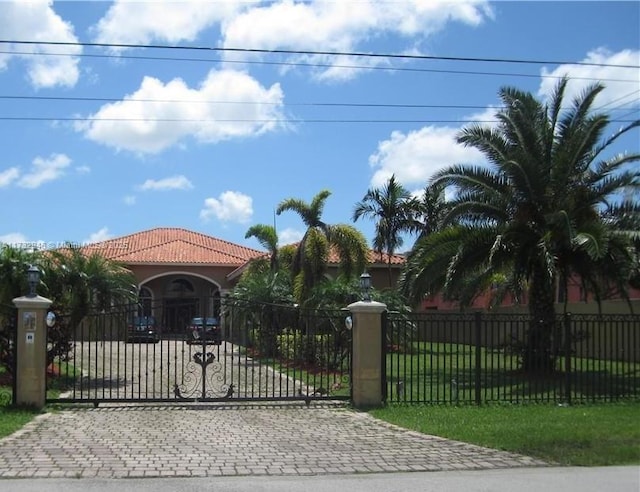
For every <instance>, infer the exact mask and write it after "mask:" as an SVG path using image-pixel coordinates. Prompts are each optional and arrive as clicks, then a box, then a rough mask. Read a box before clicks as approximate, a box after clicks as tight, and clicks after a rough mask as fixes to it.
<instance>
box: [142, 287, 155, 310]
mask: <svg viewBox="0 0 640 492" xmlns="http://www.w3.org/2000/svg"><path fill="white" fill-rule="evenodd" d="M152 305H153V294H152V293H151V291H150V290H149V289H147V288H146V287H142V288H141V289H140V292H139V293H138V312H139V316H151V315H152V314H153V313H152Z"/></svg>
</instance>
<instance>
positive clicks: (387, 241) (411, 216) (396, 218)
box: [353, 175, 419, 287]
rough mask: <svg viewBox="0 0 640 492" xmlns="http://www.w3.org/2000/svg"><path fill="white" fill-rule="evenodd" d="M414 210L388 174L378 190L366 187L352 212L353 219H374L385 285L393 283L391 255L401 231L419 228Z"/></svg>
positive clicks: (407, 195) (414, 204)
mask: <svg viewBox="0 0 640 492" xmlns="http://www.w3.org/2000/svg"><path fill="white" fill-rule="evenodd" d="M417 209H418V202H417V201H416V200H415V199H414V198H413V197H412V196H411V193H409V191H407V190H406V189H405V188H404V186H402V185H401V184H400V183H398V182H397V181H396V178H395V175H392V176H391V177H390V178H389V180H388V181H387V183H386V184H385V185H384V186H383V187H382V189H379V188H370V189H369V190H368V191H367V193H366V194H365V195H364V197H363V198H362V200H361V201H360V202H358V203H357V204H356V206H355V209H354V211H353V221H354V222H356V221H357V220H358V219H359V218H360V217H369V218H371V219H374V220H376V235H375V237H374V239H373V246H374V250H375V251H376V252H378V253H379V254H380V256H381V257H382V253H386V254H387V270H388V274H389V287H392V286H393V277H392V274H391V257H392V256H393V254H394V253H395V252H396V250H397V249H398V248H399V247H401V246H402V245H403V244H404V239H403V237H402V233H403V232H412V231H415V230H417V229H418V228H419V225H418V222H417V220H416V213H417Z"/></svg>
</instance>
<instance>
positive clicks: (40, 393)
mask: <svg viewBox="0 0 640 492" xmlns="http://www.w3.org/2000/svg"><path fill="white" fill-rule="evenodd" d="M13 303H14V304H15V306H16V307H17V308H18V327H17V330H18V343H17V346H16V356H17V364H16V374H15V375H14V377H15V378H16V401H15V404H16V405H28V406H33V407H36V408H42V407H44V404H45V400H46V393H47V385H46V369H47V325H46V321H45V317H46V315H47V309H48V308H49V306H50V305H51V301H50V300H49V299H46V298H44V297H40V296H33V297H29V296H25V297H18V298H16V299H14V300H13Z"/></svg>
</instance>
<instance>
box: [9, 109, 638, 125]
mask: <svg viewBox="0 0 640 492" xmlns="http://www.w3.org/2000/svg"><path fill="white" fill-rule="evenodd" d="M634 112H635V111H634ZM0 121H69V122H74V121H80V122H100V121H109V122H144V123H420V124H424V123H431V124H434V123H437V124H446V123H455V124H461V123H463V124H468V123H499V122H498V121H497V120H464V119H449V120H429V119H414V120H398V119H384V120H383V119H376V120H374V119H360V120H356V119H289V120H287V119H279V118H273V119H219V120H218V119H201V118H195V119H190V118H81V117H63V118H53V117H44V116H43V117H38V116H0ZM635 121H637V120H626V119H625V120H623V119H615V120H610V123H633V122H635Z"/></svg>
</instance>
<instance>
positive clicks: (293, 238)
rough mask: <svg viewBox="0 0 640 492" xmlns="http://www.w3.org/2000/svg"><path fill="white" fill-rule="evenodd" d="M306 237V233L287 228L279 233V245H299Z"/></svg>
mask: <svg viewBox="0 0 640 492" xmlns="http://www.w3.org/2000/svg"><path fill="white" fill-rule="evenodd" d="M303 236H304V231H299V230H297V229H292V228H290V227H289V228H287V229H284V230H282V231H279V232H278V244H279V245H281V246H285V245H287V244H294V243H298V242H300V241H301V240H302V237H303Z"/></svg>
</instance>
